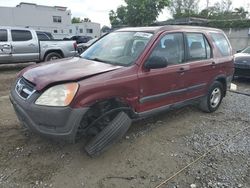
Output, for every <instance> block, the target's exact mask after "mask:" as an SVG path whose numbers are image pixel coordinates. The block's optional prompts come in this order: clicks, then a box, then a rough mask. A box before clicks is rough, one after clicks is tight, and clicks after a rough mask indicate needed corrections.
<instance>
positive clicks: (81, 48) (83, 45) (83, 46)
mask: <svg viewBox="0 0 250 188" xmlns="http://www.w3.org/2000/svg"><path fill="white" fill-rule="evenodd" d="M97 39H98V38H94V39H91V40H89V41H88V42H87V43H80V44H77V51H78V53H79V54H82V53H83V52H84V51H85V50H86V49H87V48H88V47H90V46H91V45H92V44H93V43H94V42H95V41H97Z"/></svg>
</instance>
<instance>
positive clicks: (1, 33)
mask: <svg viewBox="0 0 250 188" xmlns="http://www.w3.org/2000/svg"><path fill="white" fill-rule="evenodd" d="M7 41H8V37H7V30H6V29H0V42H7Z"/></svg>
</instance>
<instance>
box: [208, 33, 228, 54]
mask: <svg viewBox="0 0 250 188" xmlns="http://www.w3.org/2000/svg"><path fill="white" fill-rule="evenodd" d="M210 34H211V37H212V39H213V42H214V44H215V46H216V47H217V48H218V49H219V51H220V54H221V55H222V56H230V55H231V50H230V49H231V48H230V44H229V43H228V41H227V39H226V37H225V35H223V34H222V33H210Z"/></svg>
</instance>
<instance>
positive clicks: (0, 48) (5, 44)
mask: <svg viewBox="0 0 250 188" xmlns="http://www.w3.org/2000/svg"><path fill="white" fill-rule="evenodd" d="M10 61H11V44H10V42H9V37H8V30H7V29H0V63H1V64H2V63H9V62H10Z"/></svg>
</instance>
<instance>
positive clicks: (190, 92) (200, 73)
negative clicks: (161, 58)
mask: <svg viewBox="0 0 250 188" xmlns="http://www.w3.org/2000/svg"><path fill="white" fill-rule="evenodd" d="M185 42H186V51H187V53H186V61H187V63H185V65H186V66H188V67H189V69H188V70H185V69H183V73H182V74H183V82H184V88H185V90H186V95H184V96H183V98H182V100H187V99H195V98H197V97H200V96H203V95H205V94H206V91H207V88H208V87H209V84H210V82H211V79H213V78H215V76H216V75H218V73H217V71H216V67H217V66H216V62H215V60H214V58H213V53H212V47H211V44H209V42H208V40H207V37H206V36H205V35H204V34H203V33H197V32H188V33H185Z"/></svg>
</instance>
